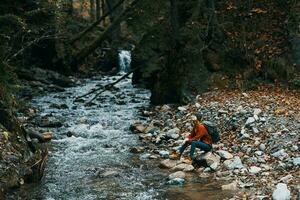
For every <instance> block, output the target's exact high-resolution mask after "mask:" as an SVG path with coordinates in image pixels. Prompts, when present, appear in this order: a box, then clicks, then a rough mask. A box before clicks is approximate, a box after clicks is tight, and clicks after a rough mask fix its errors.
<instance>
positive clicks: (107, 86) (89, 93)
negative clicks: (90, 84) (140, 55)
mask: <svg viewBox="0 0 300 200" xmlns="http://www.w3.org/2000/svg"><path fill="white" fill-rule="evenodd" d="M135 70H137V68H135V69H132V70H131V71H129V72H128V73H126V74H124V75H123V76H122V77H120V78H119V79H118V80H116V81H114V82H112V83H109V84H107V85H105V86H104V88H103V87H99V88H97V89H94V90H92V91H90V92H88V93H86V94H84V95H81V96H78V97H76V98H75V101H76V100H78V99H80V98H83V97H86V96H89V95H91V94H94V93H96V92H98V91H99V90H101V89H102V90H101V91H100V92H98V93H97V94H96V95H95V96H94V97H93V98H92V99H91V100H90V101H89V102H87V103H86V104H90V103H91V102H92V101H94V100H95V99H96V98H97V97H98V96H99V95H100V94H102V93H103V92H105V91H107V90H109V89H111V88H113V86H115V85H116V84H117V83H119V82H120V81H122V80H123V79H125V78H127V77H128V76H129V75H130V74H132V73H133V72H134V71H135Z"/></svg>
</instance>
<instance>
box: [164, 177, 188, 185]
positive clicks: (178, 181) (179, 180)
mask: <svg viewBox="0 0 300 200" xmlns="http://www.w3.org/2000/svg"><path fill="white" fill-rule="evenodd" d="M184 181H185V180H184V179H183V178H174V179H171V180H169V181H168V182H167V183H168V184H169V185H183V184H184Z"/></svg>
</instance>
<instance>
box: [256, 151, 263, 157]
mask: <svg viewBox="0 0 300 200" xmlns="http://www.w3.org/2000/svg"><path fill="white" fill-rule="evenodd" d="M255 154H256V155H258V156H261V155H263V152H262V151H255Z"/></svg>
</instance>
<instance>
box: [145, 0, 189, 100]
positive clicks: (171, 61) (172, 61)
mask: <svg viewBox="0 0 300 200" xmlns="http://www.w3.org/2000/svg"><path fill="white" fill-rule="evenodd" d="M178 17H179V16H178V5H177V0H170V30H171V31H170V41H169V53H168V55H167V62H166V65H165V66H164V70H163V72H162V73H161V75H159V76H158V77H157V81H156V83H155V85H154V87H153V89H152V96H151V102H152V103H153V104H164V103H179V102H180V101H181V99H182V85H183V83H182V78H183V77H182V76H184V74H183V71H184V67H185V66H182V65H181V64H180V62H179V60H180V58H179V57H180V56H179V51H180V48H179V42H178V41H179V21H178Z"/></svg>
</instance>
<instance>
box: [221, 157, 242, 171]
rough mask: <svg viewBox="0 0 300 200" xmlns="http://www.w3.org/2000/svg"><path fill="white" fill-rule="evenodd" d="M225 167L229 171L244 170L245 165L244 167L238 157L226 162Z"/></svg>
mask: <svg viewBox="0 0 300 200" xmlns="http://www.w3.org/2000/svg"><path fill="white" fill-rule="evenodd" d="M224 165H225V167H226V168H227V169H229V170H234V169H242V168H244V165H243V163H242V161H241V159H240V157H238V156H235V157H234V159H232V160H226V161H225V162H224Z"/></svg>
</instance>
